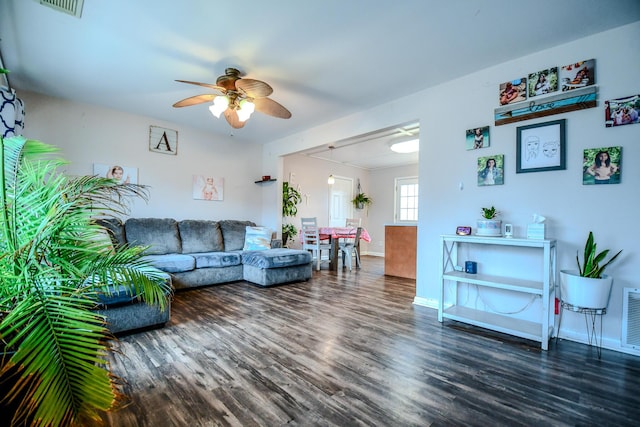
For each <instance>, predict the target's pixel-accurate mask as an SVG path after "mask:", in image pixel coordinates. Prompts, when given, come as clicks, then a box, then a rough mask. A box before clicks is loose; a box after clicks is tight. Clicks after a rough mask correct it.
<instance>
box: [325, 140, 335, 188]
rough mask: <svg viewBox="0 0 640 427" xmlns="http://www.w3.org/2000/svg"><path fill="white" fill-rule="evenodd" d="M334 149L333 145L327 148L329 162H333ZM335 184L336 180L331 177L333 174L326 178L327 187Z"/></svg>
mask: <svg viewBox="0 0 640 427" xmlns="http://www.w3.org/2000/svg"><path fill="white" fill-rule="evenodd" d="M334 148H336V147H335V145H330V146H329V157H330V158H331V160H333V149H334ZM335 183H336V179H335V178H334V177H333V174H330V175H329V178H327V184H329V185H333V184H335Z"/></svg>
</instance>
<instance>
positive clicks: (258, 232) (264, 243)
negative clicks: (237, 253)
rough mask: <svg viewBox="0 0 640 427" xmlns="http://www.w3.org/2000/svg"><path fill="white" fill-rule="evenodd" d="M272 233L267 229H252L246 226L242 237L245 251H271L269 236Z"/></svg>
mask: <svg viewBox="0 0 640 427" xmlns="http://www.w3.org/2000/svg"><path fill="white" fill-rule="evenodd" d="M272 234H273V232H272V231H271V229H270V228H269V227H252V226H250V225H248V226H247V230H246V232H245V236H244V248H242V250H245V251H263V250H265V249H271V236H272Z"/></svg>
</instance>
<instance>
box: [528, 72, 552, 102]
mask: <svg viewBox="0 0 640 427" xmlns="http://www.w3.org/2000/svg"><path fill="white" fill-rule="evenodd" d="M557 90H558V67H553V68H549V69H547V70H541V71H538V72H537V73H531V74H529V98H533V97H534V96H540V95H546V94H548V93H551V92H555V91H557Z"/></svg>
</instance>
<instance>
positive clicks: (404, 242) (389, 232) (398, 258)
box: [384, 225, 418, 280]
mask: <svg viewBox="0 0 640 427" xmlns="http://www.w3.org/2000/svg"><path fill="white" fill-rule="evenodd" d="M417 247H418V227H416V226H415V225H387V226H385V228H384V274H386V275H389V276H398V277H406V278H407V279H414V280H415V278H416V251H417Z"/></svg>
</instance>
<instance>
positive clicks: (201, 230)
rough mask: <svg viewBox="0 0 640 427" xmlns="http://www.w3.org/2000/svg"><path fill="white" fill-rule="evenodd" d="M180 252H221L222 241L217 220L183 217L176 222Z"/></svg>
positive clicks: (222, 249) (222, 247) (222, 248)
mask: <svg viewBox="0 0 640 427" xmlns="http://www.w3.org/2000/svg"><path fill="white" fill-rule="evenodd" d="M178 229H179V230H180V239H181V240H182V253H185V254H193V253H199V252H222V251H224V241H223V240H222V231H220V224H218V222H217V221H207V220H197V219H185V220H182V221H180V222H178Z"/></svg>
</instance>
